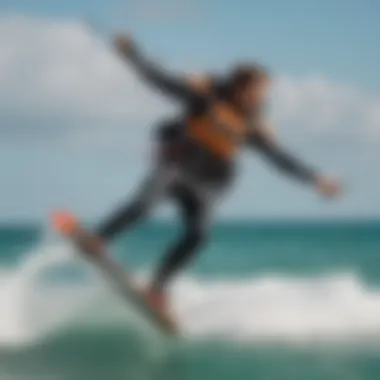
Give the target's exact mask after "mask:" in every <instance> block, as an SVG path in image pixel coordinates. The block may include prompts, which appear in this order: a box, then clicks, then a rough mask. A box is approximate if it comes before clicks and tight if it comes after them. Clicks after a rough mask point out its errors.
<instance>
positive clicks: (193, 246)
mask: <svg viewBox="0 0 380 380" xmlns="http://www.w3.org/2000/svg"><path fill="white" fill-rule="evenodd" d="M172 195H173V196H174V197H175V199H176V200H177V201H178V204H179V206H180V210H181V212H182V217H183V220H184V223H185V226H184V227H185V228H184V233H183V236H181V238H180V240H179V241H177V242H176V243H175V244H174V245H173V246H172V247H171V248H170V249H169V250H168V252H167V254H166V256H165V258H164V260H163V263H162V265H161V266H160V267H159V269H158V271H157V273H156V275H155V276H154V279H153V282H152V289H153V290H154V291H156V292H160V291H162V290H163V289H164V287H165V285H166V283H167V282H168V280H169V279H170V278H171V277H172V276H173V275H174V273H175V272H177V271H178V270H179V269H180V268H182V267H183V266H184V265H186V264H187V263H188V262H189V261H190V259H192V258H193V257H194V256H195V253H197V252H198V250H199V249H200V248H201V247H202V246H203V245H204V243H205V242H206V240H207V238H208V233H209V212H210V207H209V206H210V205H209V204H207V202H205V200H204V199H202V198H200V197H198V196H197V194H195V193H194V192H192V191H191V190H189V189H186V188H184V187H181V188H179V187H178V188H176V189H174V194H172Z"/></svg>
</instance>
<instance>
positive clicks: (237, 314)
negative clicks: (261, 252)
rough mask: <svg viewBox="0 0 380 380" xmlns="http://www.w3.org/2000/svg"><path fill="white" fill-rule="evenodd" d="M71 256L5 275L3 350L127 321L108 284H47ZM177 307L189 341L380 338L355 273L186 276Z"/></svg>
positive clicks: (1, 277) (375, 302)
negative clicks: (68, 330) (48, 275)
mask: <svg viewBox="0 0 380 380" xmlns="http://www.w3.org/2000/svg"><path fill="white" fill-rule="evenodd" d="M72 258H73V256H72V255H71V254H70V252H69V251H68V249H67V247H64V246H61V247H58V246H48V247H46V248H44V249H38V250H36V251H34V252H31V253H30V254H29V255H28V256H27V257H26V258H25V260H24V261H23V262H22V263H21V264H20V265H19V267H18V268H16V269H13V270H11V271H4V270H3V271H2V272H0V346H8V345H11V344H12V345H15V344H17V345H25V344H31V343H34V342H36V341H39V340H41V339H43V338H44V337H46V335H47V334H51V333H53V334H54V332H58V331H62V328H63V327H64V326H71V327H73V326H74V327H75V326H76V327H77V328H83V327H85V326H90V325H91V326H92V325H93V324H94V323H95V325H97V326H98V328H100V327H101V328H107V327H111V326H112V327H115V325H118V323H120V324H125V323H126V321H127V318H126V315H127V314H128V313H125V309H124V303H123V302H117V298H115V297H113V296H112V297H111V296H110V295H113V292H112V291H111V290H109V291H108V292H107V291H106V292H105V291H104V290H105V289H107V288H106V287H104V283H103V282H102V281H85V282H84V281H80V282H75V281H74V282H63V283H62V282H61V283H58V284H54V283H53V284H51V283H49V282H48V283H44V282H42V283H41V281H40V278H41V276H42V273H44V272H46V271H47V270H48V269H49V268H50V269H51V268H53V267H56V268H59V267H61V266H62V264H65V265H66V264H67V263H69V262H70V261H72ZM141 277H145V276H141ZM91 278H92V279H96V278H97V276H94V277H91ZM98 278H99V279H100V277H98ZM171 301H172V304H173V308H174V311H175V313H176V315H177V316H178V319H179V323H180V325H181V327H182V329H183V331H184V333H185V334H186V335H187V336H188V337H190V338H202V339H203V338H205V339H207V338H208V337H223V338H227V339H239V340H246V341H253V342H257V341H258V340H264V341H269V340H279V341H292V342H299V341H302V342H307V341H310V342H314V341H316V340H318V341H328V340H337V339H367V338H371V339H372V338H374V337H376V336H379V337H380V291H379V290H377V289H375V288H373V289H371V288H370V287H369V286H368V285H366V284H365V282H364V281H362V280H361V279H360V278H359V277H358V276H356V275H355V274H330V275H325V276H322V275H321V276H315V277H303V278H302V277H286V276H284V275H281V274H273V275H270V274H261V275H260V276H259V277H251V278H249V277H248V278H247V277H245V278H237V277H234V278H232V277H231V278H227V277H224V278H220V277H219V278H215V277H214V278H213V277H212V276H208V277H203V278H197V277H187V278H182V279H180V280H178V281H177V283H176V284H175V285H174V286H173V287H172V291H171ZM89 306H91V313H87V314H86V310H88V308H89ZM90 315H91V317H89V316H90ZM127 323H128V322H127ZM100 325H101V326H100Z"/></svg>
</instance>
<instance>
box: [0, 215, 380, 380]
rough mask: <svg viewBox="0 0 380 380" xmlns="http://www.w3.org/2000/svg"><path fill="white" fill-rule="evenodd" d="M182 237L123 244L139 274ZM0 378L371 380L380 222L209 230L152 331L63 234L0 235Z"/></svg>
mask: <svg viewBox="0 0 380 380" xmlns="http://www.w3.org/2000/svg"><path fill="white" fill-rule="evenodd" d="M177 232H178V230H177V227H176V226H174V225H170V224H166V225H165V224H151V225H148V226H145V227H142V228H140V229H138V230H137V231H136V232H134V233H132V234H130V235H128V236H125V237H123V238H121V239H119V240H118V241H117V242H116V243H115V245H114V247H113V250H114V251H115V256H116V257H117V259H118V260H120V261H121V262H123V264H124V265H125V266H126V267H128V268H130V269H131V270H134V271H136V273H138V280H139V281H146V279H147V278H148V277H149V274H150V271H151V270H152V268H154V265H155V264H156V263H157V261H158V260H159V257H160V255H161V254H162V252H163V251H164V250H165V247H166V246H167V245H168V244H169V243H170V241H171V239H173V237H175V235H176V233H177ZM0 251H1V255H0V379H90V378H91V379H114V380H118V379H133V380H135V379H189V380H192V379H215V380H216V379H218V380H224V379H268V380H276V379H292V380H293V379H295V380H296V379H355V380H356V379H371V380H375V379H377V378H378V377H379V373H380V270H379V262H380V223H379V222H360V223H359V222H357V223H355V222H340V223H338V222H329V223H312V222H303V223H301V222H281V223H280V222H277V223H269V222H268V223H248V222H245V223H243V222H239V223H237V222H236V223H225V224H221V225H219V226H217V227H216V228H215V230H214V233H213V237H212V239H211V241H210V244H209V246H208V247H207V249H206V250H205V251H204V252H202V254H201V255H200V256H199V257H198V258H197V260H195V261H194V263H192V265H191V266H190V267H189V268H188V270H187V271H186V273H184V274H182V275H181V276H179V277H178V278H177V279H176V281H175V282H174V283H173V286H172V287H171V289H170V296H171V302H172V305H173V309H174V311H175V313H176V315H177V317H178V320H179V323H180V325H181V327H182V330H183V338H181V339H180V340H168V339H165V338H163V337H162V336H160V335H158V334H157V333H156V332H155V331H154V330H152V329H151V328H149V326H147V325H146V324H145V323H144V322H142V321H140V320H139V319H138V318H136V315H135V314H133V311H132V310H131V309H130V308H129V307H128V306H125V305H124V304H122V303H121V302H119V300H118V297H117V296H116V295H114V294H113V292H112V291H110V290H109V287H108V285H107V284H106V283H104V281H103V280H102V278H101V277H100V276H99V275H98V274H97V273H96V272H93V271H92V269H91V268H90V267H89V266H88V265H86V264H85V263H83V262H81V261H80V260H78V259H77V257H76V256H75V254H74V253H73V252H72V251H71V250H70V249H69V247H67V246H66V245H65V244H64V242H62V241H58V240H57V239H56V238H55V237H53V236H50V234H47V233H46V231H42V230H41V229H39V228H38V227H29V226H24V227H21V226H13V227H6V226H3V227H2V228H1V229H0Z"/></svg>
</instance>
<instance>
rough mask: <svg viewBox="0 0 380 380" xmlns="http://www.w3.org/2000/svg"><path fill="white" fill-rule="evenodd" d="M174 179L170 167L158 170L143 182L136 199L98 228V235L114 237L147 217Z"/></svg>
mask: <svg viewBox="0 0 380 380" xmlns="http://www.w3.org/2000/svg"><path fill="white" fill-rule="evenodd" d="M172 179H173V172H172V171H171V170H170V168H161V169H160V170H156V171H155V172H154V173H153V174H152V175H151V176H150V177H149V178H148V179H147V180H146V181H145V182H144V183H143V185H142V187H141V188H140V190H139V191H138V193H137V196H136V197H135V199H134V200H132V201H129V202H128V203H127V204H126V205H123V206H121V207H120V208H118V209H117V210H116V212H115V213H113V214H112V215H111V216H110V217H109V218H108V219H107V220H106V221H105V222H104V223H102V224H101V225H100V226H99V227H98V228H97V231H96V233H97V235H98V236H100V237H101V238H102V239H104V240H109V239H112V238H114V237H115V236H116V235H117V234H119V233H120V232H121V231H123V230H128V229H129V228H132V227H133V226H135V224H137V223H138V222H140V221H141V220H143V219H144V218H146V216H147V215H148V213H149V212H150V211H151V209H152V208H153V206H154V205H155V204H156V203H157V201H159V200H160V199H161V198H162V197H163V196H164V195H165V193H166V191H167V189H168V187H169V185H170V183H171V181H172Z"/></svg>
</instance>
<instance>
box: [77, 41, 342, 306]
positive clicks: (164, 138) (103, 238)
mask: <svg viewBox="0 0 380 380" xmlns="http://www.w3.org/2000/svg"><path fill="white" fill-rule="evenodd" d="M115 47H116V49H117V51H118V53H119V55H120V56H121V57H122V58H123V59H124V60H126V61H127V62H128V63H129V64H130V66H131V67H132V68H133V69H134V70H135V71H136V74H137V75H138V76H140V77H141V78H142V80H144V81H145V82H147V83H148V84H149V85H151V86H153V87H155V88H156V89H158V90H159V91H160V92H162V93H163V94H164V95H166V96H169V97H170V98H172V99H173V100H175V101H177V102H179V103H180V105H181V106H182V108H183V109H182V114H181V115H180V116H179V117H178V118H177V119H175V120H173V121H170V122H165V123H164V124H163V125H162V126H161V128H159V129H158V133H157V139H158V140H159V145H160V148H159V157H158V159H157V160H156V162H155V165H154V167H153V170H152V171H151V172H150V173H149V174H148V176H147V178H146V180H145V181H144V182H143V184H142V185H141V187H140V188H139V189H138V191H137V194H136V195H135V197H134V198H133V199H132V200H131V201H128V202H127V203H126V204H124V205H121V206H120V207H119V208H117V210H116V211H115V212H114V213H112V214H111V216H110V217H109V218H108V219H106V220H105V221H104V222H102V223H101V224H100V225H99V226H98V227H97V228H96V230H95V236H97V238H94V237H92V236H88V238H87V239H82V241H81V242H79V243H78V244H79V245H80V246H81V248H82V249H85V250H86V249H87V251H89V252H101V246H102V245H103V244H104V243H106V242H109V241H110V240H111V239H114V238H115V237H116V236H117V235H119V234H120V233H121V232H123V231H127V230H129V229H130V228H132V227H133V226H135V225H136V224H137V223H138V222H139V221H141V220H143V219H145V218H146V217H147V216H148V215H149V212H150V211H151V210H152V209H153V207H154V206H155V205H156V204H157V203H158V202H160V201H161V200H162V199H164V198H170V199H172V200H173V201H175V202H176V204H177V205H178V207H179V209H180V212H181V215H182V219H183V223H184V231H183V235H182V236H181V237H180V238H179V240H178V241H176V242H175V244H174V245H173V246H172V247H170V248H169V250H168V252H167V253H166V255H165V257H164V259H163V260H162V262H161V265H159V267H158V269H157V271H156V273H155V274H154V276H153V280H152V282H151V284H150V285H149V287H148V289H147V290H146V291H145V293H146V297H147V299H148V300H149V302H150V303H151V304H152V306H154V307H156V308H158V309H162V310H166V309H167V307H168V305H167V301H166V288H167V284H168V282H169V281H170V280H171V279H172V278H173V277H174V275H175V274H177V273H178V272H179V271H180V270H181V269H183V268H184V266H185V265H186V264H187V263H188V262H189V261H190V260H191V259H192V258H194V256H195V253H197V252H199V251H200V249H201V248H202V247H203V246H204V244H205V243H206V242H207V239H208V237H209V232H210V228H211V226H212V217H213V215H214V212H215V209H216V208H217V207H218V204H219V200H220V199H221V198H222V197H223V196H224V195H225V194H226V193H227V191H228V189H229V188H230V187H231V185H232V184H233V178H234V177H235V168H236V159H237V156H238V153H239V151H240V150H241V149H242V148H243V147H247V148H249V149H253V150H254V151H258V152H260V153H262V154H263V155H264V157H266V158H267V159H268V160H269V162H270V163H271V164H273V165H274V166H276V167H277V168H278V169H280V170H282V171H284V172H286V173H288V174H289V175H291V176H293V177H294V178H296V179H298V180H299V181H301V182H303V183H305V184H308V185H311V186H313V187H315V188H316V190H317V191H318V192H319V193H320V194H321V195H323V196H326V197H331V196H334V195H338V194H339V192H340V190H341V186H340V184H339V182H338V181H336V180H334V179H331V178H329V177H326V176H324V175H322V174H320V173H319V172H317V171H316V170H315V169H312V168H310V167H308V166H306V165H304V164H302V163H301V162H300V161H299V160H297V159H296V158H294V157H293V156H292V155H290V154H289V153H287V152H286V151H285V150H284V149H283V148H282V147H281V146H280V144H279V143H278V142H277V141H276V138H275V137H274V134H273V133H272V131H271V129H270V128H269V127H268V125H267V124H266V123H265V119H264V117H263V116H262V113H263V108H264V106H265V104H266V102H267V97H268V92H269V88H270V76H269V74H268V73H267V71H266V70H265V69H264V68H263V67H261V66H259V65H257V64H248V65H238V66H237V67H235V68H234V69H233V70H232V72H231V73H229V75H227V78H223V79H222V80H214V79H213V78H210V77H203V78H202V77H200V78H198V80H195V81H194V80H193V81H191V80H183V79H182V78H177V77H176V76H174V75H172V74H171V73H168V72H166V71H165V70H163V69H161V68H159V67H158V66H157V65H156V64H154V63H151V62H150V61H148V60H147V59H146V58H145V57H144V55H143V54H142V52H141V50H140V49H139V48H138V47H137V46H136V44H135V43H134V42H133V41H132V39H131V38H130V36H129V35H119V36H117V37H116V39H115ZM193 79H194V78H193ZM199 79H201V80H199Z"/></svg>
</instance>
